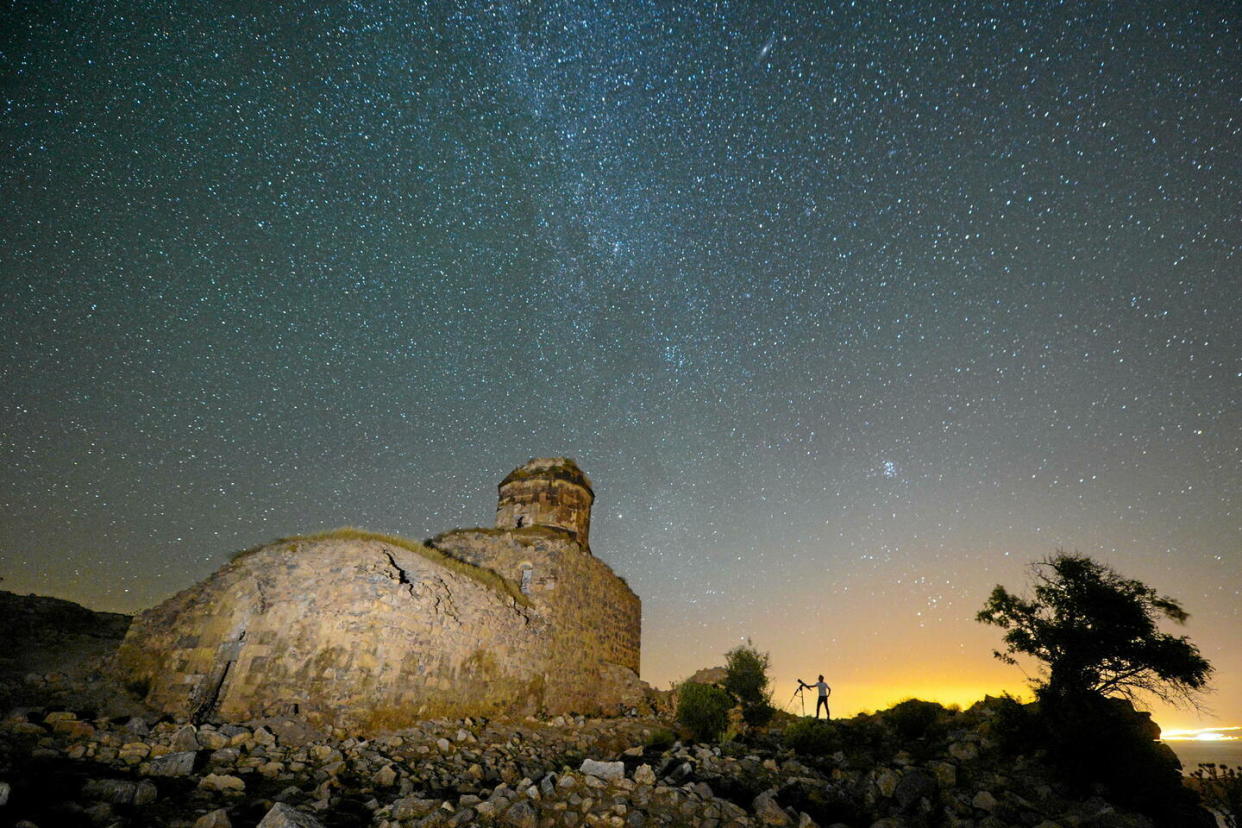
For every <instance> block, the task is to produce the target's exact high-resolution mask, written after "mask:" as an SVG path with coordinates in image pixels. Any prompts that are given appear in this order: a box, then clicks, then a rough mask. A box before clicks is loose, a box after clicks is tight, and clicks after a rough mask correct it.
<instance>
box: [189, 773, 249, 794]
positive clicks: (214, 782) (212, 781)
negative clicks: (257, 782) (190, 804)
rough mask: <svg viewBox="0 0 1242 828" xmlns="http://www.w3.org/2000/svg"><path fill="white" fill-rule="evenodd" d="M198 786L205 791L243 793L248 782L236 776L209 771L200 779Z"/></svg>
mask: <svg viewBox="0 0 1242 828" xmlns="http://www.w3.org/2000/svg"><path fill="white" fill-rule="evenodd" d="M198 786H199V787H200V788H202V789H203V790H205V791H216V792H218V793H234V792H235V793H241V792H243V791H245V790H246V783H245V782H243V781H242V780H241V779H239V778H238V777H236V776H230V775H228V774H221V773H209V774H207V775H206V776H204V777H203V778H202V779H201V780H199V783H198Z"/></svg>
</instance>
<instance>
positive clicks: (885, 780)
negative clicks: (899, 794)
mask: <svg viewBox="0 0 1242 828" xmlns="http://www.w3.org/2000/svg"><path fill="white" fill-rule="evenodd" d="M900 781H901V776H900V775H899V774H898V773H897V771H895V770H893V769H892V768H882V769H881V770H880V772H879V773H878V774H876V777H875V786H876V789H878V790H879V792H880V795H881V796H892V795H893V792H894V791H896V790H897V783H899V782H900Z"/></svg>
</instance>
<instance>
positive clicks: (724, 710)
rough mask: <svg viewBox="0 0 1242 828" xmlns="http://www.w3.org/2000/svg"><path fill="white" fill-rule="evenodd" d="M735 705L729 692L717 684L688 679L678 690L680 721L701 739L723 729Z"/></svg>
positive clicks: (719, 732) (707, 738)
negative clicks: (730, 710) (700, 682)
mask: <svg viewBox="0 0 1242 828" xmlns="http://www.w3.org/2000/svg"><path fill="white" fill-rule="evenodd" d="M732 706H733V699H732V698H731V697H730V696H729V694H728V693H726V692H725V691H724V690H722V689H721V688H719V687H717V686H716V685H714V684H699V683H698V682H695V681H687V682H685V683H684V684H682V685H681V687H679V688H678V689H677V721H679V722H680V723H681V724H683V725H685V726H686V728H687V729H688V730H689V731H690V733H691V734H692V735H693V736H694V738H695V739H697V740H699V741H700V742H703V741H711V740H713V739H716V738H718V737H719V736H720V734H721V733H723V732H724V729H725V725H727V724H728V723H729V708H731V707H732Z"/></svg>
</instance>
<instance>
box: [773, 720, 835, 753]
mask: <svg viewBox="0 0 1242 828" xmlns="http://www.w3.org/2000/svg"><path fill="white" fill-rule="evenodd" d="M785 745H786V746H787V747H789V748H791V749H792V750H793V751H794V752H795V753H797V754H799V755H801V756H827V755H828V754H830V753H836V752H837V751H838V750H840V749H841V735H840V733H838V731H837V728H836V726H835V725H833V724H832V723H831V722H826V721H821V720H820V719H811V718H807V717H803V718H801V719H799V720H798V721H796V722H794V723H793V724H791V725H790V726H789V727H787V728H785Z"/></svg>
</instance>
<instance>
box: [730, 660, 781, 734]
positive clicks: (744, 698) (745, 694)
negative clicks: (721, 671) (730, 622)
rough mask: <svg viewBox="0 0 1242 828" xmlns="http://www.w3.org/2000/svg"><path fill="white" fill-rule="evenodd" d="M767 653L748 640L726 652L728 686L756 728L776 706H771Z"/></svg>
mask: <svg viewBox="0 0 1242 828" xmlns="http://www.w3.org/2000/svg"><path fill="white" fill-rule="evenodd" d="M768 661H769V659H768V654H767V653H761V652H759V650H757V649H755V646H754V645H753V644H751V643H750V642H749V641H747V642H746V644H745V645H744V646H743V645H738V646H737V647H734V648H733V649H732V650H729V652H727V653H725V689H726V690H728V691H729V692H730V693H731V694H732V695H733V697H734V698H736V699H737V700H738V702H740V703H741V705H742V718H743V719H745V721H746V723H747V724H749V725H752V726H756V727H762V726H763V725H766V724H767V723H768V722H769V721H771V719H772V715H773V714H774V713H775V712H776V709H775V708H774V707H772V701H771V692H770V690H769V686H770V683H771V682H770V681H769V679H768Z"/></svg>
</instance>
